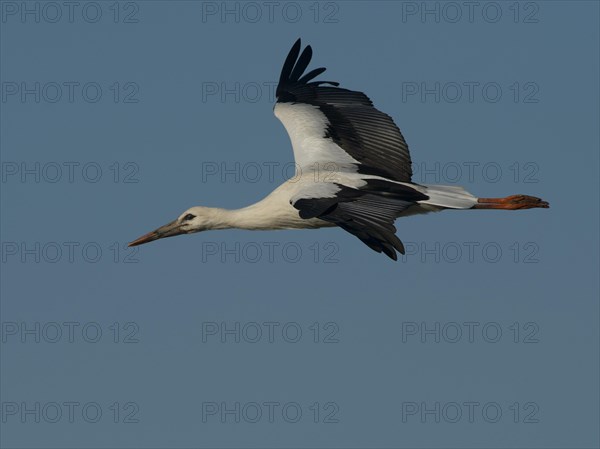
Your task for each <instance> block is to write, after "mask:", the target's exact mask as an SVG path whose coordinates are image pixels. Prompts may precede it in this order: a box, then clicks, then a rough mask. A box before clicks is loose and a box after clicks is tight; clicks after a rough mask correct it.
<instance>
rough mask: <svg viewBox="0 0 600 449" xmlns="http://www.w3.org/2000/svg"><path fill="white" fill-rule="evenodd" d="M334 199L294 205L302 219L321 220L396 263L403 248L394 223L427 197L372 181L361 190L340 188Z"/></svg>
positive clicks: (320, 199) (394, 185) (313, 199)
mask: <svg viewBox="0 0 600 449" xmlns="http://www.w3.org/2000/svg"><path fill="white" fill-rule="evenodd" d="M337 186H338V187H339V189H340V190H339V191H338V192H337V193H336V195H335V197H332V198H301V199H299V200H297V201H295V202H294V203H293V205H294V207H295V208H296V209H298V210H299V211H300V217H301V218H320V219H321V220H324V221H328V222H330V223H334V224H336V225H337V226H339V227H340V228H342V229H344V230H345V231H347V232H349V233H351V234H353V235H355V236H356V237H358V238H359V239H360V240H361V241H362V242H364V243H365V244H366V245H367V246H368V247H369V248H371V249H372V250H374V251H377V252H378V253H381V252H383V253H384V254H386V255H387V256H388V257H390V258H391V259H393V260H397V259H398V256H397V254H396V251H398V252H400V253H401V254H404V245H403V244H402V241H400V239H399V238H398V237H397V236H396V227H395V226H394V221H395V219H396V218H397V217H398V215H399V214H400V213H401V212H403V211H405V210H406V209H408V208H409V207H411V206H414V205H415V204H417V201H421V200H426V199H428V196H427V195H424V194H422V193H421V192H419V191H417V190H415V189H413V188H411V187H408V186H405V185H402V184H396V183H393V182H389V181H383V180H369V181H368V183H367V184H366V185H365V186H363V187H361V188H360V189H354V188H351V187H347V186H343V185H341V184H337Z"/></svg>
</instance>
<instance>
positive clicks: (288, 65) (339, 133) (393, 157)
mask: <svg viewBox="0 0 600 449" xmlns="http://www.w3.org/2000/svg"><path fill="white" fill-rule="evenodd" d="M311 57H312V50H311V48H310V46H308V47H306V48H305V49H304V51H303V52H302V54H300V40H299V39H298V41H297V42H296V43H295V44H294V46H293V47H292V49H291V51H290V53H289V55H288V57H287V58H286V61H285V63H284V66H283V69H282V72H281V77H280V79H279V85H278V86H277V92H276V94H277V103H276V105H275V108H274V113H275V116H276V117H277V118H278V119H279V120H280V121H281V122H282V123H283V125H284V127H285V128H286V130H287V132H288V135H289V137H290V140H291V143H292V147H293V150H294V158H295V161H296V169H297V170H296V174H295V176H294V177H293V178H291V179H290V180H288V181H286V182H284V183H283V184H282V185H280V186H279V187H277V188H276V189H275V190H273V191H272V192H271V193H270V194H269V195H268V196H266V197H265V198H264V199H262V200H261V201H258V202H257V203H254V204H252V205H250V206H248V207H245V208H242V209H236V210H226V209H220V208H209V207H200V206H197V207H192V208H190V209H188V210H187V211H185V212H184V213H183V214H181V215H180V216H179V217H178V218H177V219H176V220H174V221H173V222H171V223H169V224H167V225H165V226H162V227H161V228H158V229H157V230H156V231H153V232H151V233H149V234H146V235H144V236H142V237H140V238H139V239H137V240H135V241H133V242H132V243H131V244H130V245H131V246H135V245H139V244H142V243H146V242H149V241H152V240H156V239H159V238H162V237H169V236H173V235H179V234H186V233H194V232H199V231H205V230H209V229H229V228H238V229H248V230H276V229H315V228H322V227H331V226H339V227H341V228H343V229H344V230H346V231H348V232H350V233H352V234H354V235H355V236H357V237H358V238H359V239H360V240H362V241H363V242H364V243H365V244H366V245H368V246H369V247H370V248H371V249H373V250H375V251H377V252H383V253H385V254H386V255H388V256H389V257H390V258H392V259H394V260H396V259H397V255H396V251H399V252H401V253H404V246H403V245H402V242H401V241H400V239H398V237H397V236H396V235H395V232H396V228H395V227H394V220H396V218H399V217H403V216H407V215H414V214H423V213H427V212H434V211H440V210H444V209H529V208H534V207H542V208H546V207H548V203H546V202H545V201H542V200H540V199H539V198H535V197H530V196H525V195H514V196H510V197H506V198H487V199H485V198H477V197H475V196H474V195H472V194H470V193H468V192H467V191H465V190H464V189H463V188H462V187H458V186H438V185H420V184H416V183H413V182H412V181H411V178H412V167H411V159H410V154H409V151H408V145H407V144H406V142H405V140H404V137H403V136H402V134H401V133H400V130H399V129H398V127H397V126H396V125H395V123H394V122H393V120H392V119H391V117H389V116H388V115H387V114H384V113H383V112H381V111H379V110H377V109H375V107H374V106H373V103H372V102H371V100H370V99H369V98H368V97H367V96H366V95H365V94H363V93H362V92H356V91H350V90H347V89H342V88H338V87H337V85H338V83H335V82H330V81H311V80H312V79H313V78H315V77H316V76H318V75H319V74H321V73H322V72H324V71H325V69H324V68H319V69H315V70H312V71H310V72H309V73H307V74H304V72H305V70H306V68H307V67H308V64H309V62H310V59H311ZM324 84H327V85H329V86H324Z"/></svg>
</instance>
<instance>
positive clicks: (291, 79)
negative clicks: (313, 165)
mask: <svg viewBox="0 0 600 449" xmlns="http://www.w3.org/2000/svg"><path fill="white" fill-rule="evenodd" d="M300 48H301V43H300V39H298V40H297V41H296V43H295V44H294V46H293V47H292V49H291V50H290V53H289V54H288V56H287V58H286V60H285V63H284V65H283V69H282V71H281V76H280V78H279V85H278V86H277V91H276V94H277V101H278V102H279V103H306V104H311V105H314V106H317V107H318V108H319V110H320V111H321V112H322V113H323V114H324V115H325V116H326V118H327V120H328V122H329V125H328V127H327V130H326V133H325V135H324V136H323V137H324V138H330V139H332V140H333V141H334V142H335V143H336V144H337V145H338V146H340V147H341V148H342V149H343V150H344V151H346V152H347V153H348V154H349V155H350V156H352V157H353V158H354V159H356V160H357V161H359V163H360V165H358V172H359V173H363V174H368V175H377V176H383V177H385V178H389V179H393V180H395V181H400V182H410V181H411V178H412V166H411V165H412V162H411V158H410V153H409V150H408V145H407V144H406V141H405V140H404V136H402V133H401V132H400V129H399V128H398V127H397V126H396V124H395V123H394V121H393V119H392V118H391V117H390V116H389V115H387V114H385V113H383V112H381V111H379V110H377V109H376V108H375V107H374V106H373V102H372V101H371V100H370V99H369V97H367V96H366V95H365V94H364V93H362V92H356V91H351V90H348V89H342V88H338V87H331V86H322V85H323V84H330V85H333V86H338V84H339V83H337V82H333V81H311V82H309V81H310V80H312V79H314V78H315V77H316V76H318V75H320V74H321V73H323V72H324V71H325V68H323V67H321V68H318V69H314V70H312V71H310V72H308V73H307V74H306V75H304V76H301V75H302V73H303V72H304V70H306V68H307V67H308V64H309V63H310V59H311V57H312V50H311V48H310V46H307V47H306V48H305V49H304V51H303V52H302V54H301V55H300V57H299V58H298V55H299V54H300Z"/></svg>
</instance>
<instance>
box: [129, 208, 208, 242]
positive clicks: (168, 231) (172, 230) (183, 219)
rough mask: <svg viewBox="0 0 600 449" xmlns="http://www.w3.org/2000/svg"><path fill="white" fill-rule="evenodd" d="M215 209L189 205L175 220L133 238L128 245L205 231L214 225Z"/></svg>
mask: <svg viewBox="0 0 600 449" xmlns="http://www.w3.org/2000/svg"><path fill="white" fill-rule="evenodd" d="M214 219H215V209H213V208H211V207H201V206H196V207H191V208H189V209H188V210H186V211H185V212H184V213H182V214H181V215H179V217H177V218H176V219H175V220H173V221H172V222H170V223H167V224H166V225H164V226H161V227H160V228H158V229H155V230H154V231H152V232H149V233H148V234H144V235H143V236H141V237H139V238H137V239H135V240H134V241H133V242H131V243H130V244H129V245H128V246H138V245H143V244H144V243H149V242H153V241H154V240H158V239H162V238H165V237H173V236H176V235H181V234H192V233H194V232H200V231H206V230H208V229H212V228H213V227H214V221H215V220H214Z"/></svg>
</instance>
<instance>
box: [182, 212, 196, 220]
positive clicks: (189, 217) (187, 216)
mask: <svg viewBox="0 0 600 449" xmlns="http://www.w3.org/2000/svg"><path fill="white" fill-rule="evenodd" d="M194 218H196V216H195V215H194V214H187V215H186V216H185V217H183V220H182V221H190V220H193V219H194Z"/></svg>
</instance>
